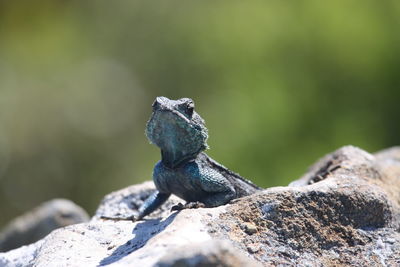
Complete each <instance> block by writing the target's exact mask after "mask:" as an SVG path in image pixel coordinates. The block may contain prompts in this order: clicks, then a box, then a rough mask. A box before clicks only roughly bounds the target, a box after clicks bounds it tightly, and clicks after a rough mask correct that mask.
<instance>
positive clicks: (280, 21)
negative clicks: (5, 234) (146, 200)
mask: <svg viewBox="0 0 400 267" xmlns="http://www.w3.org/2000/svg"><path fill="white" fill-rule="evenodd" d="M399 29H400V2H399V1H366V0H363V1H329V2H324V1H251V3H249V2H245V1H187V2H185V1H150V2H149V1H104V0H100V1H77V0H76V1H65V0H64V1H61V0H59V1H50V0H49V1H42V0H40V1H6V0H1V1H0V125H1V127H0V211H1V216H0V225H3V224H4V223H6V221H8V220H10V219H11V218H13V217H14V216H16V215H19V214H20V213H22V212H23V211H25V210H28V209H30V208H32V207H34V206H36V205H38V204H39V203H41V202H43V201H45V200H48V199H51V198H55V197H65V198H69V199H72V200H73V201H75V202H76V203H78V204H80V205H82V206H83V207H84V208H86V209H87V210H88V211H89V212H90V213H93V212H94V210H95V208H96V206H97V205H98V203H99V201H100V200H101V199H102V197H103V196H104V195H105V194H106V193H109V192H111V191H113V190H118V189H120V188H123V187H125V186H128V185H131V184H136V183H139V182H142V181H145V180H149V179H151V173H152V168H153V166H154V164H155V163H156V161H158V160H159V159H160V153H159V150H158V149H157V148H156V147H155V146H152V145H150V144H149V143H148V141H147V139H146V137H145V136H144V128H145V124H146V121H147V119H148V118H149V117H150V114H151V104H152V101H153V99H154V98H155V97H156V96H159V95H162V96H167V97H169V98H174V99H175V98H180V97H190V98H193V99H194V100H195V103H196V109H197V111H198V112H199V113H200V115H201V116H202V117H203V118H204V119H205V120H206V122H207V126H208V128H209V133H210V138H209V145H210V147H211V149H210V150H209V151H208V154H209V155H210V156H212V157H213V158H215V159H216V160H217V161H219V162H221V163H222V164H224V165H226V166H228V167H229V168H231V169H233V170H234V171H236V172H239V173H240V174H242V175H243V176H245V177H248V178H250V179H251V180H253V181H254V182H256V183H257V184H259V185H261V186H263V187H270V186H277V185H287V184H288V183H289V182H290V181H292V180H294V179H296V178H298V177H299V176H300V175H301V174H303V173H304V172H305V171H306V169H307V167H308V166H309V165H310V164H312V163H313V162H314V161H315V160H317V159H318V158H320V157H322V156H323V155H324V154H326V153H329V152H331V151H333V150H335V149H337V148H339V147H340V146H343V145H347V144H353V145H356V146H359V147H361V148H363V149H365V150H367V151H370V152H374V151H377V150H380V149H383V148H386V147H389V146H393V145H396V144H399V131H400V124H399V115H400V114H399V113H400V112H399V111H400V107H399V97H400V53H399V51H400V31H399Z"/></svg>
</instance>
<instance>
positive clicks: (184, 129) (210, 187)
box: [135, 97, 262, 219]
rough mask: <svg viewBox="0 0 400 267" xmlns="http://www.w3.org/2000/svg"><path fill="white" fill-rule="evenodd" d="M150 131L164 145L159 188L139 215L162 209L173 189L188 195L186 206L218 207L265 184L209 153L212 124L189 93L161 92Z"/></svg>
mask: <svg viewBox="0 0 400 267" xmlns="http://www.w3.org/2000/svg"><path fill="white" fill-rule="evenodd" d="M146 136H147V137H148V139H149V140H150V142H151V143H153V144H155V145H157V146H158V147H159V148H160V150H161V160H160V161H159V162H158V163H157V164H156V165H155V167H154V171H153V180H154V184H155V186H156V188H157V192H155V193H154V194H153V195H151V196H150V197H149V198H148V199H147V200H146V201H145V202H144V204H143V206H142V207H141V208H140V209H139V214H138V216H137V218H135V219H142V218H143V217H144V216H146V215H148V214H149V213H151V212H152V211H154V210H155V209H157V208H158V207H159V206H160V205H162V204H163V203H164V202H165V201H166V200H167V199H168V197H169V196H170V195H171V194H174V195H176V196H178V197H180V198H182V199H184V200H186V201H187V203H188V204H189V205H188V204H186V206H184V207H198V206H205V207H216V206H220V205H224V204H226V203H228V202H229V201H231V200H232V199H235V198H239V197H243V196H247V195H251V194H253V193H255V192H257V191H259V190H261V189H262V188H260V187H258V186H257V185H255V184H253V183H252V182H250V181H248V180H246V179H245V178H243V177H241V176H240V175H238V174H236V173H234V172H232V171H230V170H229V169H227V168H226V167H224V166H223V165H221V164H219V163H218V162H216V161H214V160H213V159H212V158H210V157H209V156H208V155H207V154H205V153H204V152H203V151H204V150H205V149H206V148H208V146H207V138H208V133H207V128H206V127H205V123H204V120H203V119H202V118H201V117H200V115H199V114H198V113H196V112H195V111H194V102H193V100H191V99H189V98H182V99H178V100H170V99H168V98H166V97H157V98H156V100H155V101H154V103H153V113H152V116H151V118H150V120H149V121H148V123H147V127H146ZM191 203H192V204H193V203H195V205H190V204H191ZM182 207H183V206H181V208H182ZM176 209H180V208H179V207H177V208H176Z"/></svg>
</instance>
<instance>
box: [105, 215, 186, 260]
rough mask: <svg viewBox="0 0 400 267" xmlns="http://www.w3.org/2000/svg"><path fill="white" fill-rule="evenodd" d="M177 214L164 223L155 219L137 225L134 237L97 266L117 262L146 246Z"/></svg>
mask: <svg viewBox="0 0 400 267" xmlns="http://www.w3.org/2000/svg"><path fill="white" fill-rule="evenodd" d="M177 214H178V213H177V212H175V213H173V214H171V215H170V216H169V217H168V218H167V219H165V220H164V221H161V219H155V220H146V221H144V222H140V223H138V224H137V225H136V227H135V228H134V229H133V231H132V233H133V234H134V235H135V237H134V238H133V239H131V240H129V241H127V242H126V243H125V244H123V245H121V246H119V247H118V248H117V249H115V250H114V252H113V253H112V254H111V255H110V256H108V257H106V258H104V259H102V260H101V261H100V263H99V266H105V265H108V264H111V263H114V262H117V261H119V260H120V259H122V258H123V257H125V256H128V255H129V254H131V253H132V252H134V251H136V250H138V249H140V248H141V247H143V246H144V245H146V243H147V242H148V241H149V240H150V239H151V238H153V237H154V236H156V235H157V234H159V233H161V232H162V231H163V230H164V229H165V228H167V226H168V225H170V224H171V223H172V222H173V220H174V219H175V217H176V215H177Z"/></svg>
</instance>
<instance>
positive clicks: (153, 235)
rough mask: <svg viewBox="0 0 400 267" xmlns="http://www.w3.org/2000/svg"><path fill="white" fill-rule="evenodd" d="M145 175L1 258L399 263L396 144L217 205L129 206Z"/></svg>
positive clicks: (354, 151) (346, 150)
mask: <svg viewBox="0 0 400 267" xmlns="http://www.w3.org/2000/svg"><path fill="white" fill-rule="evenodd" d="M153 191H154V188H153V186H152V184H151V183H149V182H147V183H144V184H141V185H136V186H131V187H129V188H126V189H123V190H120V191H117V192H114V193H111V194H109V195H108V196H106V197H105V198H104V200H103V201H102V203H101V205H100V207H99V208H98V210H97V212H96V215H95V216H94V217H93V218H92V220H91V221H90V222H88V223H82V224H78V225H72V226H68V227H65V228H62V229H58V230H55V231H53V232H52V233H51V234H50V235H48V236H47V237H45V238H44V239H42V240H40V241H38V242H37V243H35V244H33V245H30V246H25V247H21V248H19V249H16V250H12V251H10V252H7V253H0V265H1V266H29V265H34V266H39V267H40V266H46V267H47V266H131V265H134V266H257V265H258V264H262V265H264V266H276V265H285V266H400V148H399V147H395V148H391V149H388V150H384V151H381V152H378V153H376V154H374V155H372V154H369V153H367V152H365V151H363V150H361V149H359V148H356V147H352V146H346V147H343V148H341V149H339V150H337V151H335V152H333V153H331V154H329V155H327V156H325V157H324V158H322V159H321V160H319V161H318V162H317V163H316V164H314V165H313V166H311V168H310V169H309V171H308V172H307V173H306V174H305V175H304V176H303V177H301V178H300V179H299V180H297V181H294V182H292V183H291V185H290V186H288V187H274V188H269V189H266V190H264V191H262V192H259V193H257V194H254V195H252V196H248V197H244V198H241V199H237V200H235V201H232V203H231V204H228V205H225V206H220V207H217V208H209V209H205V208H200V209H190V210H182V211H180V212H172V213H171V212H170V207H171V206H173V205H175V204H177V203H178V202H179V199H178V198H175V197H173V198H171V199H170V200H168V202H167V203H166V204H165V205H164V206H163V207H162V209H160V210H159V211H158V212H157V213H155V214H152V216H151V217H149V219H147V220H144V221H139V222H135V223H132V222H130V221H108V220H101V219H100V216H102V215H106V216H111V217H114V216H123V217H128V216H129V215H132V214H134V212H136V210H137V208H138V207H139V206H140V205H141V203H142V202H143V200H144V199H145V198H146V196H148V195H149V194H151V192H153Z"/></svg>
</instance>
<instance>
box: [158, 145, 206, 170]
mask: <svg viewBox="0 0 400 267" xmlns="http://www.w3.org/2000/svg"><path fill="white" fill-rule="evenodd" d="M200 152H201V151H199V152H196V153H192V154H182V153H174V151H168V150H163V149H162V150H161V162H162V163H163V164H164V165H165V166H166V167H167V168H169V169H176V168H178V167H180V166H181V165H183V164H185V163H187V162H189V161H191V160H194V159H195V158H196V157H197V155H198V154H199V153H200Z"/></svg>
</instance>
